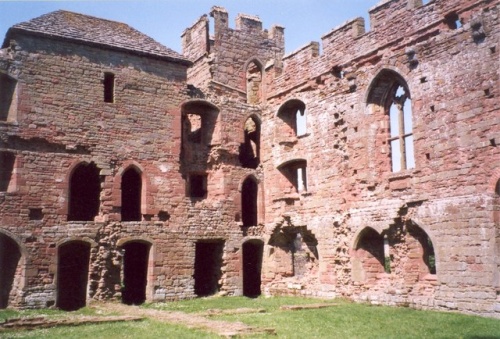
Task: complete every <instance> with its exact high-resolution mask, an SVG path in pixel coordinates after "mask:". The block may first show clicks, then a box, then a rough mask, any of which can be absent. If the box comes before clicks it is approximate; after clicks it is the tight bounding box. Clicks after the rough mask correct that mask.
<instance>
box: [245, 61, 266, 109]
mask: <svg viewBox="0 0 500 339" xmlns="http://www.w3.org/2000/svg"><path fill="white" fill-rule="evenodd" d="M246 80H247V103H249V104H252V105H256V104H260V103H261V102H262V70H261V68H260V67H259V65H257V63H256V62H255V61H253V62H251V63H249V64H248V67H247V73H246Z"/></svg>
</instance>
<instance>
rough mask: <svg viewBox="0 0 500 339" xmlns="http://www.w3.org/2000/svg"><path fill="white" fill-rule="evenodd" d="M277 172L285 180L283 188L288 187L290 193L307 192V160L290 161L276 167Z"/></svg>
mask: <svg viewBox="0 0 500 339" xmlns="http://www.w3.org/2000/svg"><path fill="white" fill-rule="evenodd" d="M278 170H279V171H280V172H281V174H283V178H286V182H283V187H286V186H287V183H288V186H289V191H290V193H304V192H306V191H307V160H306V159H302V158H296V159H290V160H287V161H285V162H283V163H281V164H280V165H279V166H278Z"/></svg>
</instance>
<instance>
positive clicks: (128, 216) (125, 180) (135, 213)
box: [121, 168, 142, 221]
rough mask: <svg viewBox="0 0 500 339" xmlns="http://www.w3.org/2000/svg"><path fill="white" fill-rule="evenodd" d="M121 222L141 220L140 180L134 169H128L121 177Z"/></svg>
mask: <svg viewBox="0 0 500 339" xmlns="http://www.w3.org/2000/svg"><path fill="white" fill-rule="evenodd" d="M121 191H122V208H121V213H122V221H140V220H141V194H142V179H141V175H140V173H138V172H137V170H136V169H135V168H129V169H128V170H126V171H125V173H124V174H123V176H122V185H121Z"/></svg>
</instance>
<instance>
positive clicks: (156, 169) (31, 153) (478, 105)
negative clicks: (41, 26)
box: [0, 0, 500, 317]
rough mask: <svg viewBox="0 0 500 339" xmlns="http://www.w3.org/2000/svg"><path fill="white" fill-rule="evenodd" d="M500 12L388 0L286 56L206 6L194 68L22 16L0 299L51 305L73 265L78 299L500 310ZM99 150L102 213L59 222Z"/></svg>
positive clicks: (469, 4)
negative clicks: (282, 300) (24, 25)
mask: <svg viewBox="0 0 500 339" xmlns="http://www.w3.org/2000/svg"><path fill="white" fill-rule="evenodd" d="M499 9H500V8H499V5H498V3H496V2H494V1H487V0H484V1H482V0H469V1H461V2H460V3H459V4H458V3H456V1H451V0H440V1H438V0H436V1H430V2H429V3H427V4H426V5H422V3H421V1H420V0H408V1H406V0H388V1H383V2H381V3H380V4H379V5H378V6H376V7H374V8H372V9H371V10H370V22H371V29H370V30H368V29H365V27H364V21H363V19H360V18H358V19H354V20H351V21H348V22H346V23H345V24H343V25H342V26H340V27H337V28H334V29H333V30H332V31H330V32H328V33H326V34H325V35H324V36H323V37H321V49H320V45H319V43H317V42H313V43H310V44H308V45H306V46H304V47H303V48H301V49H299V50H297V51H294V52H292V53H290V54H288V55H286V56H284V55H283V54H284V36H283V28H282V27H277V26H275V27H273V28H271V30H270V31H269V32H268V31H267V30H264V29H263V28H262V23H261V22H260V20H259V19H258V18H257V17H251V16H247V15H239V16H238V17H237V18H236V25H235V28H234V29H233V28H230V27H229V24H228V13H227V12H226V11H225V9H223V8H220V7H214V8H212V11H211V13H210V15H211V16H212V17H213V18H214V21H213V22H214V26H215V27H214V29H213V32H214V36H212V37H210V36H209V31H210V29H209V26H208V25H209V20H208V17H207V16H202V17H201V18H200V19H199V20H197V21H196V22H195V23H194V24H193V25H192V26H191V27H190V28H188V29H186V31H185V32H184V33H183V36H182V39H183V53H184V55H185V56H186V57H187V58H189V60H190V61H191V62H192V63H193V64H192V65H191V66H190V67H189V68H188V67H187V64H183V63H180V64H179V63H175V62H171V61H165V60H161V59H157V58H144V57H137V56H134V53H127V52H123V51H121V52H118V51H116V50H114V51H111V50H109V49H106V48H96V47H91V46H87V45H84V44H75V43H72V42H70V41H64V42H62V41H52V40H50V39H48V38H40V37H35V36H31V35H22V34H19V35H18V36H16V38H15V39H14V40H15V41H13V42H12V44H11V46H10V47H8V48H5V49H3V50H1V54H0V81H1V82H2V86H3V87H2V88H4V89H5V88H7V89H8V90H7V91H3V92H2V93H10V94H9V97H13V98H17V100H14V101H12V102H8V103H7V101H6V100H4V97H1V98H2V102H1V105H0V120H2V121H0V130H1V142H2V144H1V152H2V153H1V154H0V156H1V157H2V161H3V163H4V168H6V169H9V168H10V169H9V170H8V171H7V172H9V173H10V174H9V175H8V176H6V175H3V174H2V176H1V177H0V189H1V191H2V192H0V208H1V212H2V213H1V217H0V225H1V227H0V244H2V245H3V244H5V245H4V246H5V248H7V247H8V248H12V249H13V250H14V251H15V252H16V256H15V259H13V260H6V259H5V258H6V256H5V251H2V250H0V263H2V264H3V265H6V267H7V266H8V267H9V270H8V271H9V273H8V274H4V275H3V276H2V278H1V279H0V286H6V285H9V286H10V287H12V288H10V287H9V288H10V291H9V295H1V298H2V299H1V300H0V307H6V306H22V307H45V306H51V305H53V304H54V303H58V304H59V306H61V295H62V294H61V291H62V290H64V289H63V287H62V286H63V285H64V284H70V282H71V283H73V284H75V286H76V287H75V289H76V290H82V289H83V295H84V296H83V303H85V301H86V300H92V299H110V298H115V299H121V300H122V301H123V302H126V303H141V302H142V301H144V300H142V299H141V298H145V299H146V300H151V301H153V300H155V301H162V300H174V299H180V298H191V297H195V296H199V295H207V294H215V293H220V294H223V295H241V294H244V295H252V296H254V295H258V294H259V293H262V294H267V295H275V294H296V295H309V296H321V297H336V296H345V297H349V298H352V299H353V300H357V301H368V302H371V303H381V304H388V305H405V306H406V305H408V306H412V307H415V308H429V309H452V310H459V311H461V312H466V313H474V314H481V315H486V316H493V317H499V312H500V306H499V299H498V298H499V297H498V295H499V286H500V279H499V273H498V272H499V271H498V267H499V265H500V257H499V255H498V254H499V253H500V249H499V248H500V247H499V246H500V245H499V244H500V241H499V239H500V236H499V234H500V227H499V224H498V220H499V219H500V218H499V217H498V210H499V209H500V207H499V201H500V200H499V199H500V198H499V196H500V188H499V187H500V186H499V184H498V182H499V180H500V172H499V170H498V168H499V165H500V164H499V160H498V159H500V157H499V148H498V146H497V145H498V143H499V140H500V127H499V126H500V124H499V114H498V112H499V105H500V104H499V101H498V99H497V97H498V93H497V91H498V88H500V86H499V85H500V84H499V77H498V69H499V58H498V46H497V45H498V36H499V30H500V28H499V27H500V23H499V22H498V11H499ZM110 73H112V74H114V86H115V87H114V91H113V93H114V99H113V101H114V102H113V103H110V102H104V101H105V100H104V99H105V98H104V95H105V94H106V90H105V87H106V83H107V80H106V77H109V74H110ZM106 74H107V75H106ZM108 94H109V93H108ZM2 95H4V94H2ZM410 108H411V110H410ZM412 146H413V147H412ZM398 149H399V151H397V150H398ZM397 154H399V155H400V157H396V155H397ZM82 163H83V164H90V165H89V166H83V167H82V166H78V165H79V164H82ZM94 165H95V168H97V170H98V174H97V181H98V185H97V186H98V189H99V188H100V193H99V196H98V199H97V200H98V202H97V208H98V211H97V212H98V213H97V215H96V216H95V218H92V220H88V221H78V220H71V219H78V218H77V217H73V218H72V217H71V215H72V213H73V212H72V209H71V208H70V206H72V205H71V201H72V199H73V201H74V199H78V197H75V196H72V195H71V192H70V191H72V190H71V189H70V187H72V186H71V185H72V182H71V179H72V178H73V177H74V176H75V175H76V174H75V173H80V172H79V171H80V170H82V171H83V169H82V168H84V169H87V167H88V168H89V170H91V169H92V168H94V167H92V166H94ZM134 173H135V174H134ZM137 177H139V178H140V179H139V181H140V184H138V183H137V182H135V181H134V180H138V179H137ZM129 178H132V179H129ZM133 178H136V179H133ZM124 181H125V182H128V181H130V182H135V184H130V183H129V186H126V187H128V188H130V190H132V191H134V190H135V191H136V193H137V191H140V194H139V195H140V207H139V212H137V211H136V212H134V213H139V215H140V217H139V219H138V220H130V221H125V220H123V219H127V218H128V219H134V218H136V214H134V213H132V214H130V215H128V216H124V215H123V214H122V213H121V212H122V209H124V208H126V207H124V206H128V205H124V201H125V200H127V199H124V198H123V197H122V187H125V186H123V182H124ZM89 187H90V185H89ZM74 190H75V189H73V191H74ZM124 190H125V189H124ZM68 218H69V221H68ZM71 246H80V247H78V248H79V249H80V250H81V252H82V253H84V254H85V255H87V254H86V253H88V258H87V257H85V255H84V256H82V257H72V256H71V255H69V254H67V255H65V256H61V253H71V249H72V248H77V247H71ZM245 249H246V250H245ZM245 251H246V252H245ZM261 252H262V253H261ZM134 257H137V258H139V259H141V258H142V259H141V260H142V261H141V260H137V261H134V259H133V258H134ZM71 261H74V262H79V263H83V266H88V272H86V271H85V270H83V271H82V270H80V271H75V275H77V274H82V278H81V279H80V280H85V278H86V277H87V278H88V281H84V285H83V287H82V286H80V285H79V282H78V281H76V282H74V281H71V279H70V277H66V276H64V274H61V272H63V271H61V270H62V268H61V267H62V266H64V265H65V264H66V262H71ZM86 262H88V264H85V263H86ZM4 263H5V264H4ZM130 270H132V271H130ZM127 272H132V273H133V275H136V276H142V275H144V276H145V278H144V279H145V281H147V284H144V283H141V281H134V280H133V279H132V280H130V279H129V278H127V276H129V277H130V275H129V273H127ZM256 272H257V273H256ZM259 272H260V278H259V274H258V273H259ZM249 276H251V277H252V282H249V281H248V278H245V277H249ZM245 279H247V280H245ZM253 280H256V281H257V282H254V281H253ZM134 284H137V286H138V287H137V288H127V287H126V286H129V287H130V286H135V285H134ZM141 284H142V285H141ZM205 285H207V286H205ZM64 286H65V285H64ZM65 288H67V287H65ZM141 288H145V289H146V291H145V297H143V296H141V295H135V294H134V290H136V289H141ZM76 306H78V305H76ZM76 306H75V307H76Z"/></svg>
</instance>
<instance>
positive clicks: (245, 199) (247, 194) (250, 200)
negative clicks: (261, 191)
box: [241, 178, 258, 227]
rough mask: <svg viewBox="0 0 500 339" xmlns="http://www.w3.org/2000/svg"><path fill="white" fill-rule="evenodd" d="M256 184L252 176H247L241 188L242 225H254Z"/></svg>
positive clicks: (255, 220)
mask: <svg viewBox="0 0 500 339" xmlns="http://www.w3.org/2000/svg"><path fill="white" fill-rule="evenodd" d="M257 193H258V185H257V183H256V182H255V180H253V179H252V178H247V179H245V181H244V182H243V185H242V188H241V215H242V220H243V226H245V227H248V226H256V225H257V223H258V220H257V219H258V218H257Z"/></svg>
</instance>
